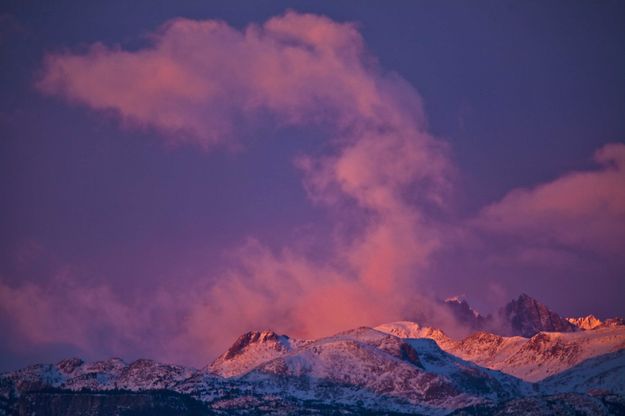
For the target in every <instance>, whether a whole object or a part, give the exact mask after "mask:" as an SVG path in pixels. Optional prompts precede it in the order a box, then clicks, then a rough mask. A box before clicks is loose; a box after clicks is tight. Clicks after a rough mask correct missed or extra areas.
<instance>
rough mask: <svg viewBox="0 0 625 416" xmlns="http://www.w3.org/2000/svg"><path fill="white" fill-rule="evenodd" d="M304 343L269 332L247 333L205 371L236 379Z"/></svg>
mask: <svg viewBox="0 0 625 416" xmlns="http://www.w3.org/2000/svg"><path fill="white" fill-rule="evenodd" d="M306 342H307V341H301V340H296V339H292V338H289V337H288V336H286V335H278V334H276V333H275V332H273V331H270V330H266V331H261V332H257V331H255V332H247V333H245V334H243V335H241V336H240V337H239V338H238V339H237V340H236V341H235V342H234V344H232V346H231V347H230V348H229V349H228V351H226V352H225V353H223V354H221V355H220V356H219V357H217V359H216V360H215V361H213V362H212V363H211V364H210V365H208V366H207V367H206V370H207V371H209V372H211V373H214V374H217V375H220V376H222V377H236V376H239V375H242V374H245V373H247V372H248V371H250V370H251V369H253V368H254V367H256V366H258V365H260V364H262V363H264V362H266V361H270V360H272V359H274V358H278V357H281V356H283V355H284V354H287V353H289V352H290V351H292V350H293V349H294V348H297V347H298V346H300V345H303V344H305V343H306Z"/></svg>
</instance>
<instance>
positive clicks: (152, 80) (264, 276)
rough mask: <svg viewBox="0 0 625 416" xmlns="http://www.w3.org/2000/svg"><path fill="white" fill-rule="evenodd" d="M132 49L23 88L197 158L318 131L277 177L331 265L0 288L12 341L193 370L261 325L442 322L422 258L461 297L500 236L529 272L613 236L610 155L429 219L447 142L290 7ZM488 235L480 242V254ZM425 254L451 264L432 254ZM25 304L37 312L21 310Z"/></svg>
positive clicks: (270, 262)
mask: <svg viewBox="0 0 625 416" xmlns="http://www.w3.org/2000/svg"><path fill="white" fill-rule="evenodd" d="M150 39H151V44H150V45H149V46H147V47H144V48H141V49H138V50H132V51H130V50H124V49H122V48H121V47H119V46H105V45H102V44H94V45H92V46H90V47H89V48H88V49H87V50H86V51H83V52H76V53H74V52H62V53H55V54H49V55H48V56H47V57H46V59H45V63H44V68H43V71H42V76H41V78H40V79H39V81H38V83H37V86H38V88H39V89H40V91H42V92H43V93H45V94H49V95H53V96H57V97H61V98H63V99H65V100H68V101H71V102H74V103H77V104H80V105H84V106H86V107H88V108H91V109H93V110H97V111H103V112H108V113H110V112H112V113H114V114H116V117H117V118H118V119H119V120H120V123H121V125H122V126H123V127H124V128H131V129H137V128H138V129H152V130H154V131H156V132H158V134H159V136H160V137H161V138H162V139H163V140H164V141H165V142H166V143H169V144H171V145H175V146H180V145H185V146H196V147H198V148H199V149H202V150H203V151H210V150H212V149H214V148H216V147H244V146H245V140H246V137H248V136H249V135H250V134H251V132H253V131H254V130H255V128H256V127H258V126H261V125H262V126H265V125H266V124H267V123H270V124H272V125H273V126H275V127H276V128H277V129H279V128H283V127H297V128H317V129H319V130H320V131H322V132H325V133H326V136H325V140H326V143H325V146H324V147H323V149H324V153H323V154H308V155H301V156H300V157H298V158H297V160H295V166H296V168H297V171H298V172H299V173H300V174H301V175H303V186H304V187H305V188H306V191H307V192H308V196H309V197H310V200H311V202H312V203H315V204H319V205H320V206H323V207H325V208H326V209H328V210H330V211H331V212H332V214H333V215H331V216H330V218H333V219H335V220H336V223H335V224H333V225H334V227H333V233H331V234H330V235H328V236H327V244H326V246H327V251H328V252H329V253H331V254H330V255H329V256H324V257H323V258H321V257H320V256H318V255H315V254H314V253H311V252H309V251H307V250H306V249H302V248H299V247H301V246H302V245H300V244H297V242H296V241H285V242H284V245H283V247H282V248H279V249H270V248H269V247H267V246H266V245H264V244H263V243H262V242H259V241H257V240H254V239H249V240H247V241H246V242H244V243H242V244H241V246H240V247H235V248H232V249H231V252H230V258H229V261H228V265H227V266H225V267H223V268H222V269H221V270H215V271H210V272H209V273H210V278H206V277H205V276H198V277H197V279H196V280H195V281H194V282H192V283H189V284H188V285H186V286H185V287H178V288H172V287H167V288H164V287H161V288H158V289H154V290H153V291H152V292H149V293H146V294H144V299H134V300H131V301H122V300H121V298H120V297H119V296H117V295H116V294H115V293H114V292H113V291H112V290H111V289H109V288H108V287H107V286H106V285H87V284H86V283H84V282H81V281H80V280H79V279H77V278H74V280H72V283H71V284H69V283H67V284H64V285H60V286H59V287H64V288H66V289H65V290H50V289H49V288H48V286H46V285H45V284H43V283H41V284H39V285H28V284H24V285H21V286H8V285H4V286H0V296H3V298H2V299H7V300H10V301H7V304H6V305H8V306H5V311H6V313H7V314H8V315H9V316H16V317H19V316H22V318H19V319H17V320H16V326H17V327H18V328H19V330H20V331H22V335H21V336H22V337H23V338H24V339H28V340H30V342H77V343H80V345H81V348H83V349H85V350H92V351H93V350H96V349H97V348H99V347H98V345H96V343H95V342H93V339H96V338H94V337H93V334H94V331H95V332H96V333H97V334H113V335H112V336H114V337H115V339H117V340H118V341H116V342H118V344H114V345H113V344H111V345H108V344H105V346H104V347H102V348H104V349H106V350H107V351H109V350H110V351H113V350H115V349H116V348H118V347H119V348H120V349H121V350H122V352H121V353H120V354H123V351H138V352H145V351H148V352H150V351H156V350H155V349H154V348H156V347H155V346H158V348H159V350H158V354H159V358H163V357H167V358H169V359H171V360H174V361H179V362H184V363H191V364H194V365H201V364H203V363H205V361H206V360H208V359H209V358H210V357H212V356H214V355H215V354H217V353H219V352H221V350H222V349H223V348H224V347H226V346H227V344H228V343H229V342H231V341H232V339H234V338H235V337H236V336H238V335H239V334H240V333H241V332H243V331H246V330H251V329H259V328H263V327H271V328H273V329H276V330H278V331H282V332H285V333H289V334H291V335H294V336H299V337H317V336H322V335H326V334H329V333H332V332H335V331H338V330H341V329H347V328H350V327H353V326H359V325H375V324H378V323H380V322H384V321H389V320H395V319H399V318H405V317H416V316H421V317H423V319H425V320H428V321H430V322H434V321H435V320H438V321H437V322H436V324H437V325H440V326H445V325H447V326H449V325H450V320H451V318H450V317H449V316H447V315H446V314H445V312H444V311H441V310H440V309H439V308H438V306H437V304H436V302H433V301H431V300H430V299H431V298H430V297H429V296H428V293H426V292H427V291H426V289H424V286H425V284H424V276H423V275H424V274H425V273H426V272H431V269H430V268H429V267H430V265H431V263H432V262H433V261H439V262H440V263H445V264H448V263H452V264H453V265H454V266H453V267H457V268H458V269H457V270H454V276H453V280H454V284H458V282H459V281H462V283H463V284H465V285H472V286H474V287H476V282H477V281H478V280H474V279H471V278H468V277H467V270H466V268H467V267H466V265H467V264H472V263H471V262H475V261H476V260H475V259H471V260H468V261H466V262H464V260H466V258H467V257H475V258H476V259H479V263H480V265H481V264H482V263H484V262H487V261H491V260H489V259H488V256H489V255H491V254H492V253H495V254H497V255H499V254H501V253H504V252H505V250H506V249H507V247H504V245H501V246H500V245H499V241H500V240H501V239H505V238H509V239H511V240H514V244H513V245H514V246H515V247H516V249H517V253H521V254H522V256H521V257H523V258H525V259H529V260H528V261H532V262H535V261H536V259H537V258H541V259H542V258H548V259H552V258H553V256H551V255H550V254H549V253H550V252H558V253H561V252H562V251H563V250H565V249H573V248H574V249H580V248H581V249H584V250H597V251H600V252H601V253H605V252H612V253H614V252H616V248H617V246H618V243H619V242H622V241H623V240H624V238H623V237H624V236H625V231H624V229H623V213H624V208H623V206H624V205H625V204H624V202H623V201H624V197H623V196H624V192H625V186H623V173H624V169H625V157H624V153H625V152H624V150H623V149H624V148H625V146H624V145H622V144H612V145H608V146H606V147H604V148H602V149H601V150H600V151H598V152H597V154H596V160H597V162H598V163H599V168H598V169H597V170H593V171H588V172H574V173H570V174H566V175H564V176H562V177H560V178H558V179H556V180H554V181H552V182H549V183H546V184H542V185H539V186H536V187H534V188H531V189H518V190H513V191H512V192H510V193H509V194H508V195H506V196H505V197H504V198H503V199H502V200H501V201H498V202H495V203H493V204H491V205H489V206H487V207H485V208H484V209H483V210H482V211H481V212H480V213H479V215H478V216H477V217H476V218H473V219H471V220H470V221H468V222H466V223H463V224H461V225H460V226H458V225H454V224H449V223H441V222H437V221H436V220H435V218H437V215H432V213H437V212H439V211H445V210H447V209H448V200H449V193H450V192H451V191H452V179H453V170H454V169H453V166H452V164H451V162H450V159H449V157H448V148H447V145H446V143H445V142H443V141H441V140H438V139H436V138H435V137H433V136H432V135H431V134H429V133H428V131H427V123H426V121H425V117H424V114H423V110H422V103H421V99H420V97H419V95H418V94H417V92H416V91H415V90H414V88H413V87H412V86H410V85H409V84H408V83H407V82H405V81H404V80H402V79H401V78H400V77H399V76H398V75H396V74H393V73H388V72H384V71H383V70H382V69H380V68H379V67H378V65H377V63H376V61H375V59H374V58H373V57H371V56H370V55H369V54H368V52H367V50H366V48H365V45H364V41H363V39H362V37H361V35H360V33H359V32H358V30H357V27H356V26H355V25H353V24H350V23H337V22H334V21H332V20H330V19H328V18H325V17H322V16H316V15H309V14H299V13H295V12H287V13H286V14H284V15H281V16H278V17H274V18H271V19H269V20H268V21H267V22H265V23H264V24H262V25H255V24H253V25H249V26H247V27H246V28H244V29H243V30H241V31H239V30H237V29H234V28H232V27H230V26H228V25H227V24H226V23H223V22H219V21H212V20H206V21H194V20H188V19H175V20H172V21H170V22H167V23H166V24H164V25H163V26H162V27H161V28H160V29H159V30H157V31H156V32H155V33H154V34H152V35H151V36H150ZM291 140H295V138H291ZM233 220H236V219H233ZM490 236H496V238H495V239H493V240H492V241H496V243H491V244H488V243H484V241H490V240H488V238H489V237H490ZM473 244H475V247H473ZM304 246H305V245H304ZM483 247H487V248H488V251H486V250H483V251H480V250H481V248H483ZM502 247H503V248H502ZM528 248H529V249H528ZM441 249H442V250H441ZM444 250H447V251H444ZM441 251H444V252H445V253H450V252H452V253H451V256H450V257H444V258H441V257H440V254H441ZM453 251H456V252H455V253H453ZM485 252H486V254H485ZM434 253H437V256H438V257H433V254H434ZM499 257H501V256H499ZM565 257H566V256H565ZM438 266H439V268H443V269H444V267H446V266H445V265H443V266H442V267H441V265H440V264H439V265H438ZM480 267H482V266H478V267H477V268H480ZM480 271H483V268H482V269H480ZM456 272H457V273H456ZM207 274H208V273H207ZM458 276H462V277H458ZM447 277H448V276H447ZM497 282H499V281H497ZM490 284H495V283H493V282H492V281H491V282H490ZM497 284H498V283H497ZM460 289H461V290H463V291H464V290H466V288H460ZM457 290H458V288H454V289H453V291H454V292H455V291H457ZM475 290H477V289H475ZM28 299H33V300H35V301H36V303H37V304H38V305H39V306H38V307H36V308H34V309H33V310H32V311H29V310H28ZM68 305H71V307H70V306H68ZM57 309H58V310H59V311H60V314H57V316H58V321H54V320H52V319H51V318H50V316H53V314H54V312H55V310H57ZM70 310H71V311H79V312H78V313H70ZM97 311H102V313H101V314H98V313H97ZM92 317H93V318H94V319H92ZM94 328H97V329H94ZM137 334H138V335H137ZM109 342H112V341H109ZM97 351H102V349H99V350H97Z"/></svg>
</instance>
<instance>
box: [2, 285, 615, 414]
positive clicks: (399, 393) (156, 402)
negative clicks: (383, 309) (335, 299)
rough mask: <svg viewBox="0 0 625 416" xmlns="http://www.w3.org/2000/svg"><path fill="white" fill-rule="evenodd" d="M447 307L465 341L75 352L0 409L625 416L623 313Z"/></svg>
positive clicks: (527, 301)
mask: <svg viewBox="0 0 625 416" xmlns="http://www.w3.org/2000/svg"><path fill="white" fill-rule="evenodd" d="M443 303H444V304H445V305H446V307H448V308H449V309H450V310H451V311H452V313H453V314H454V316H456V315H457V316H458V321H459V322H460V323H461V324H462V325H466V326H467V327H468V328H469V329H470V330H471V331H474V332H473V333H472V334H471V335H469V336H467V337H465V338H462V339H454V338H452V337H450V336H448V335H447V334H446V333H445V332H444V331H443V330H441V329H439V328H433V327H431V326H427V325H426V324H424V323H423V322H422V323H417V322H412V321H399V322H392V323H386V324H382V325H379V326H376V327H375V328H369V327H360V328H355V329H352V330H349V331H345V332H341V333H338V334H335V335H333V336H329V337H324V338H320V339H315V340H303V339H294V338H291V337H289V336H287V335H282V334H278V333H276V332H274V331H271V330H264V331H250V332H247V333H245V334H243V335H241V336H240V337H239V338H238V339H237V340H236V341H235V342H234V343H233V345H232V346H231V347H230V348H229V349H228V350H227V351H225V352H224V353H223V354H221V355H220V356H219V357H218V358H217V359H215V360H214V361H213V362H212V363H210V364H208V365H207V366H205V367H204V368H201V369H193V368H187V367H183V366H177V365H170V364H163V363H159V362H156V361H153V360H146V359H141V360H136V361H134V362H131V363H126V362H124V361H123V360H121V359H119V358H111V359H108V360H103V361H98V362H93V363H87V362H84V361H83V360H81V359H78V358H70V359H66V360H62V361H60V362H58V363H56V364H38V365H33V366H29V367H26V368H23V369H20V370H17V371H12V372H6V373H3V374H0V415H32V414H37V415H40V414H48V415H69V416H73V415H83V414H91V415H98V414H106V415H109V414H110V415H179V414H189V415H212V414H246V415H248V414H279V415H282V414H337V413H340V414H412V415H447V414H452V415H474V414H486V415H500V414H506V415H515V414H529V415H549V414H581V415H584V414H585V415H611V414H625V325H624V324H623V320H622V319H618V318H615V319H611V320H606V321H605V322H604V321H600V320H599V319H597V318H596V317H594V316H589V317H582V318H564V317H561V316H560V315H558V314H557V313H555V312H553V311H551V310H549V308H547V307H546V306H544V305H542V304H541V303H539V302H538V301H536V300H535V299H533V298H531V297H530V296H528V295H521V296H520V297H519V298H518V299H515V300H513V301H512V302H510V303H509V304H508V305H506V306H505V307H503V308H501V309H500V310H499V311H498V312H497V313H496V314H493V315H488V316H482V315H480V314H479V313H477V312H476V311H474V310H473V309H472V308H471V307H470V306H469V305H468V303H467V302H466V301H464V300H459V299H450V300H447V301H445V302H443Z"/></svg>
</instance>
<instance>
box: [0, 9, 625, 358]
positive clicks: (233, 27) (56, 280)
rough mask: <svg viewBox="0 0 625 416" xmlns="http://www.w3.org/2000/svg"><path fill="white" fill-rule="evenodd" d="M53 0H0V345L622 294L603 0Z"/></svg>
mask: <svg viewBox="0 0 625 416" xmlns="http://www.w3.org/2000/svg"><path fill="white" fill-rule="evenodd" d="M53 3H54V4H53ZM53 3H51V2H43V1H41V2H34V1H8V2H7V1H5V2H3V4H2V6H1V8H0V67H1V71H0V91H2V93H1V94H0V133H1V138H2V140H0V194H1V195H3V198H2V200H3V203H2V204H0V329H1V330H2V333H3V334H4V336H3V337H2V340H1V341H0V357H1V358H0V369H6V368H15V367H19V366H22V365H25V364H29V363H32V362H36V361H52V360H57V359H60V358H62V357H65V356H68V355H80V356H83V357H85V358H88V359H98V358H105V357H108V356H111V355H118V356H122V357H124V358H127V359H132V358H136V357H140V356H144V357H150V358H156V359H161V360H170V361H175V362H180V363H183V364H191V365H195V366H201V365H203V364H205V363H206V362H208V361H209V360H210V359H212V358H213V357H214V356H215V354H217V353H219V352H221V350H223V348H224V347H225V346H227V345H228V344H229V342H230V341H231V340H232V338H233V337H235V336H236V335H238V334H239V333H240V332H243V331H246V330H250V329H260V328H264V327H272V328H275V329H276V330H278V331H282V332H286V333H289V334H293V335H296V336H319V335H324V334H327V333H330V332H333V331H336V330H340V329H345V328H347V327H350V326H359V325H371V324H377V323H380V322H382V321H386V320H395V319H400V318H408V317H410V316H414V314H415V313H420V312H423V311H432V310H434V311H436V310H435V305H434V304H432V302H431V300H432V299H440V298H445V297H448V296H452V295H459V294H464V295H466V297H467V298H468V300H469V301H470V303H471V304H474V305H475V306H476V307H477V308H478V309H480V310H483V311H485V312H489V311H492V310H494V309H495V308H497V307H498V306H500V305H502V304H503V303H505V302H507V301H508V300H509V299H511V298H512V297H516V296H517V295H518V294H519V293H520V292H527V293H529V294H530V295H532V296H534V297H536V298H538V299H539V300H540V301H542V302H544V303H546V304H547V305H549V306H550V307H552V308H553V309H554V310H556V311H558V312H560V313H562V314H564V315H584V314H589V313H594V314H596V315H598V316H600V317H602V318H605V317H610V316H615V315H621V316H623V315H625V303H624V302H623V301H622V294H623V293H625V260H624V259H623V256H622V251H623V250H622V246H625V144H623V143H624V140H625V117H623V115H624V114H625V77H623V74H625V55H624V54H623V50H625V4H624V3H623V2H620V1H603V2H592V1H575V2H570V1H566V2H557V1H548V2H508V1H492V2H478V3H479V4H477V3H475V2H472V3H471V6H472V7H470V6H469V3H466V4H464V3H460V2H457V1H416V2H397V3H395V4H394V5H393V7H392V8H387V7H384V5H383V4H382V3H379V2H348V1H342V2H323V3H312V2H288V3H286V2H274V1H266V2H261V3H255V4H254V8H252V7H251V5H250V4H249V3H245V2H232V1H227V2H201V1H197V2H185V1H181V2H154V1H135V2H102V3H101V4H92V5H88V6H87V5H85V4H84V2H71V1H65V2H53ZM288 10H291V11H290V12H287V11H288ZM176 18H184V19H176ZM174 19H175V20H174ZM432 308H434V309H432ZM434 313H436V312H434Z"/></svg>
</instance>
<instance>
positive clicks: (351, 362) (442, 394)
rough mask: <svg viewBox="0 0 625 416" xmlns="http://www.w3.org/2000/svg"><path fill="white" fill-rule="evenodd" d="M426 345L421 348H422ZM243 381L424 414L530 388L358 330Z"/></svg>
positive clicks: (432, 347)
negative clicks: (411, 409) (410, 409)
mask: <svg viewBox="0 0 625 416" xmlns="http://www.w3.org/2000/svg"><path fill="white" fill-rule="evenodd" d="M424 341H425V342H424ZM243 380H245V381H248V382H254V383H262V385H263V386H264V388H265V389H267V391H270V392H282V394H284V393H285V392H287V394H289V395H293V396H296V397H299V398H303V399H311V400H323V399H324V398H327V397H332V400H333V401H335V402H339V403H349V402H353V401H358V402H361V403H366V404H367V405H368V406H370V407H373V408H375V407H377V406H379V404H380V403H383V404H384V406H386V407H387V408H388V407H390V408H392V409H394V410H401V409H405V405H401V404H402V403H405V404H407V405H409V407H411V408H414V409H420V410H421V411H424V412H427V413H433V412H437V413H440V412H443V413H445V412H447V411H450V410H452V409H455V408H460V407H464V406H468V405H472V404H477V403H483V402H488V401H493V400H494V401H496V400H502V399H505V398H510V397H515V396H519V395H523V394H526V393H527V392H528V391H529V387H528V386H527V385H526V384H525V383H523V382H522V381H520V380H518V379H515V378H513V377H510V376H506V375H504V374H501V373H498V372H494V371H490V370H486V369H482V368H480V367H478V366H476V365H474V364H472V363H467V362H464V361H462V360H459V359H458V358H456V357H452V356H450V355H449V354H447V353H445V352H444V351H442V350H441V349H440V348H439V347H438V346H437V345H436V343H434V342H431V341H427V340H410V341H409V342H404V341H402V340H401V339H399V338H398V337H395V336H392V335H388V334H384V333H382V332H379V331H376V330H374V329H371V328H359V329H357V330H353V331H348V332H345V333H341V334H337V335H335V336H333V337H328V338H323V339H320V340H317V341H314V342H311V343H309V344H307V345H305V346H303V347H301V348H299V349H297V350H295V351H293V352H291V353H289V354H286V355H284V356H282V357H279V358H276V359H274V360H271V361H269V362H266V363H264V364H262V365H260V366H259V367H257V368H256V369H254V370H252V371H251V372H250V373H248V374H246V375H245V376H243Z"/></svg>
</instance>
